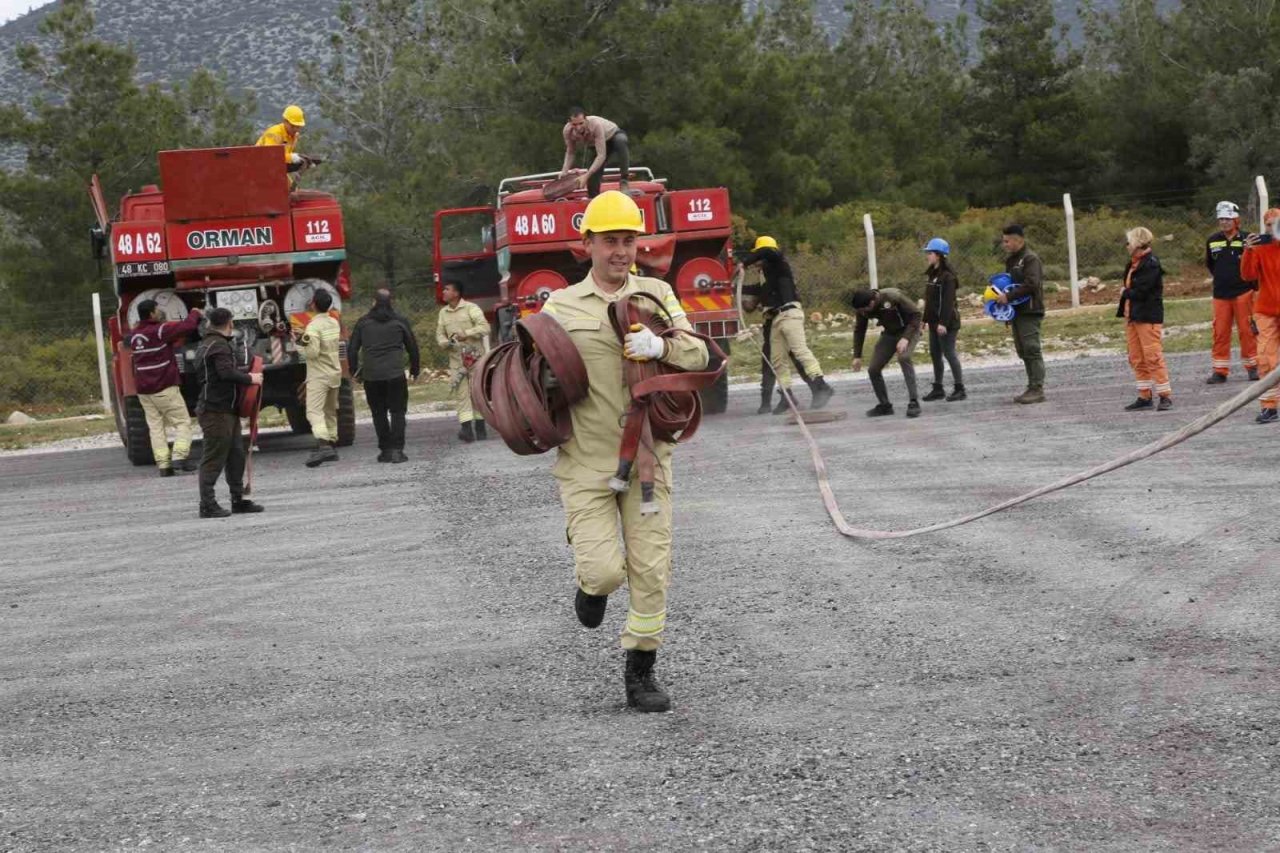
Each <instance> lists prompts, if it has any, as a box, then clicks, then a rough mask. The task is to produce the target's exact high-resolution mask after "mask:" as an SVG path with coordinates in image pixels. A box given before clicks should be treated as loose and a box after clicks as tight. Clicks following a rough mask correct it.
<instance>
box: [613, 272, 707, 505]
mask: <svg viewBox="0 0 1280 853" xmlns="http://www.w3.org/2000/svg"><path fill="white" fill-rule="evenodd" d="M609 322H610V324H611V325H612V326H613V331H614V334H616V335H617V336H618V341H619V342H622V341H623V340H624V339H625V338H626V336H627V334H628V332H630V331H635V330H638V329H639V328H640V327H641V326H644V327H648V329H649V330H650V331H651V332H653V333H654V334H655V335H657V336H658V337H660V338H670V337H673V336H675V335H689V336H691V337H695V338H698V339H699V340H701V341H703V342H704V343H706V345H707V349H708V351H709V352H710V353H711V354H713V355H715V356H717V357H718V358H719V360H720V363H719V366H718V367H717V368H716V369H715V370H685V369H683V368H680V367H676V366H674V365H671V364H666V363H665V362H661V361H633V360H631V359H625V360H624V361H623V367H622V376H623V379H624V380H625V381H626V383H627V387H628V388H629V389H630V391H631V406H630V408H629V409H628V410H627V412H626V414H625V421H624V423H623V428H622V446H621V447H620V448H619V451H618V468H617V471H616V472H615V474H614V476H613V478H612V479H610V480H609V488H611V489H613V490H614V491H615V492H619V493H621V492H625V491H627V489H628V488H629V487H630V480H631V471H632V468H633V467H634V466H636V465H637V464H638V465H639V472H638V473H639V477H640V490H641V502H640V514H641V515H652V514H654V513H656V512H658V504H657V502H656V501H654V499H653V481H654V480H653V478H654V468H655V463H656V461H657V460H656V457H655V455H654V441H655V440H656V441H666V442H671V443H675V444H679V443H681V442H685V441H688V440H689V439H691V438H693V436H694V434H695V433H697V431H698V425H699V424H701V423H702V398H701V396H700V395H699V394H698V392H699V391H701V390H703V389H705V388H709V387H711V386H712V385H714V384H715V382H716V380H717V379H719V378H720V375H721V374H722V373H724V371H725V369H726V368H727V367H728V362H727V359H726V357H725V354H724V350H722V349H720V347H719V346H718V345H717V344H716V342H715V341H714V340H712V339H711V338H709V337H707V336H706V335H703V334H700V333H698V332H691V331H686V330H683V329H677V328H675V327H674V325H673V324H672V322H671V317H670V315H669V314H668V313H667V311H666V309H665V308H664V307H663V304H662V301H661V300H659V299H658V298H657V297H655V296H653V295H652V294H649V293H645V292H639V293H633V294H631V295H630V296H628V297H627V298H626V299H620V300H618V301H617V302H615V303H613V304H612V305H610V306H609Z"/></svg>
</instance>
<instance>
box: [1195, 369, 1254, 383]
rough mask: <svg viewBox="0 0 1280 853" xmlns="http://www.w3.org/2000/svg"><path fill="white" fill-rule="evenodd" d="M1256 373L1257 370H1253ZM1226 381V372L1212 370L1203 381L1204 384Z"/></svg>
mask: <svg viewBox="0 0 1280 853" xmlns="http://www.w3.org/2000/svg"><path fill="white" fill-rule="evenodd" d="M1254 372H1255V373H1257V371H1256V370H1255V371H1254ZM1226 381H1227V374H1225V373H1218V372H1217V371H1214V372H1213V373H1210V374H1209V378H1208V379H1206V380H1205V381H1204V384H1205V385H1223V384H1225V383H1226Z"/></svg>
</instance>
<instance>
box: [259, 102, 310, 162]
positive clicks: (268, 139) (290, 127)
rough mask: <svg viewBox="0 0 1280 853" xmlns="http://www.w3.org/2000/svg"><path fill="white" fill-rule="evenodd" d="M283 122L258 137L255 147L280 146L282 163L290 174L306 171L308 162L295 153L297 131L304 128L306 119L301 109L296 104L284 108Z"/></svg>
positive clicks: (272, 126)
mask: <svg viewBox="0 0 1280 853" xmlns="http://www.w3.org/2000/svg"><path fill="white" fill-rule="evenodd" d="M281 118H283V119H284V121H282V122H280V123H279V124H273V125H271V127H268V128H267V129H266V130H264V131H263V132H262V135H261V136H259V137H258V141H257V143H256V144H257V145H282V146H284V162H285V165H286V166H287V167H288V169H289V171H290V172H298V171H301V170H303V169H306V168H307V166H309V165H310V161H309V160H308V159H307V158H306V157H303V156H302V155H301V154H299V153H298V152H297V147H298V137H299V135H300V134H299V131H301V130H302V128H303V127H305V126H306V124H307V121H306V117H305V116H304V115H303V114H302V107H300V106H297V105H296V104H290V105H289V106H287V107H285V108H284V114H283V115H282V116H281Z"/></svg>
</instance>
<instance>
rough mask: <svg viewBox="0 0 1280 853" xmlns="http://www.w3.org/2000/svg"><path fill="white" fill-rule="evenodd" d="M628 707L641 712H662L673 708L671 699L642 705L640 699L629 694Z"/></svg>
mask: <svg viewBox="0 0 1280 853" xmlns="http://www.w3.org/2000/svg"><path fill="white" fill-rule="evenodd" d="M627 707H628V708H630V709H632V710H633V711H639V712H640V713H641V714H662V713H665V712H667V711H670V710H671V700H670V699H668V700H667V701H665V702H663V703H662V704H661V705H642V704H641V703H640V701H639V700H638V699H634V698H632V697H631V696H628V697H627Z"/></svg>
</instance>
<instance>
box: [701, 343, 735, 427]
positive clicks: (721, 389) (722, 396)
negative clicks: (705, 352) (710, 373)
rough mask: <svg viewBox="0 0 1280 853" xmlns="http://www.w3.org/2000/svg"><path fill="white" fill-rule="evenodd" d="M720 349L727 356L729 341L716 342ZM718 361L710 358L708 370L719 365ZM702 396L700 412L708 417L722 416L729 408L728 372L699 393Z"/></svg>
mask: <svg viewBox="0 0 1280 853" xmlns="http://www.w3.org/2000/svg"><path fill="white" fill-rule="evenodd" d="M716 343H718V344H719V345H720V348H721V349H722V350H724V352H725V355H728V354H729V341H728V340H722V341H716ZM719 362H720V360H719V359H718V358H715V357H714V356H713V357H712V360H711V363H710V364H708V365H707V368H708V369H709V370H714V369H715V368H716V367H717V366H718V365H719ZM701 394H702V411H703V412H705V413H706V414H708V415H723V414H724V411H725V409H727V408H728V407H729V371H728V370H726V371H725V372H724V373H722V374H720V378H719V379H717V380H716V384H714V385H712V386H711V387H710V388H708V389H706V390H705V391H702V392H701Z"/></svg>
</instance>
